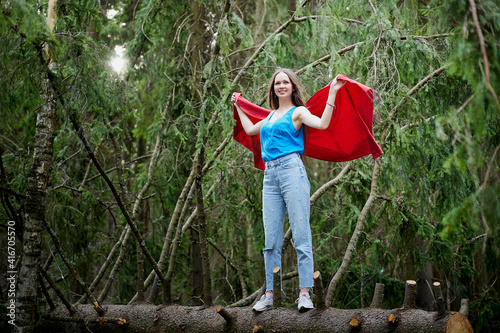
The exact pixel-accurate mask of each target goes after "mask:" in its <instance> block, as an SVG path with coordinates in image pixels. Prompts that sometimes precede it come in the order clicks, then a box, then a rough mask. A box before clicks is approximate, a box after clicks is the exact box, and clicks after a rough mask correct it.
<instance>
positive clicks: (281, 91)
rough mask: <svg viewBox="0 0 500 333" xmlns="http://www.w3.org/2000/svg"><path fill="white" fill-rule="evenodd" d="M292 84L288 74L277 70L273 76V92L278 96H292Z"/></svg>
mask: <svg viewBox="0 0 500 333" xmlns="http://www.w3.org/2000/svg"><path fill="white" fill-rule="evenodd" d="M293 90H294V89H293V85H292V82H291V81H290V78H289V77H288V75H286V74H285V73H283V72H279V73H278V74H277V75H276V76H275V78H274V93H275V94H276V96H278V98H284V97H288V96H292V93H293Z"/></svg>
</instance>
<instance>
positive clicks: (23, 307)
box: [16, 79, 56, 333]
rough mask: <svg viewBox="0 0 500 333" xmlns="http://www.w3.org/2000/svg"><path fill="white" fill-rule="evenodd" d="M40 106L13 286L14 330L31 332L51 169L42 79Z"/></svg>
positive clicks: (51, 108)
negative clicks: (17, 278)
mask: <svg viewBox="0 0 500 333" xmlns="http://www.w3.org/2000/svg"><path fill="white" fill-rule="evenodd" d="M45 89H46V90H45V92H44V93H43V96H42V98H43V100H44V101H45V105H43V106H42V107H41V108H40V109H39V111H38V115H37V119H36V134H35V149H34V152H33V164H32V166H31V170H30V173H29V176H28V179H27V184H26V186H27V191H26V196H27V198H26V217H25V219H24V223H25V225H24V232H23V240H24V241H23V258H22V261H21V267H20V270H19V280H18V285H17V297H16V298H17V299H16V300H17V306H16V308H17V318H16V319H17V331H18V332H23V333H24V332H33V329H34V325H35V323H36V321H37V318H36V313H37V307H38V302H37V289H38V274H39V267H40V260H41V258H40V254H41V250H42V238H43V237H42V236H43V231H44V221H45V194H46V190H47V184H48V181H49V176H50V170H51V168H52V157H53V151H52V150H53V144H54V136H55V124H54V122H55V108H56V102H55V99H54V91H53V89H52V85H51V84H50V82H49V80H48V79H45Z"/></svg>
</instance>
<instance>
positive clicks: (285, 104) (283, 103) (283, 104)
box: [276, 98, 295, 113]
mask: <svg viewBox="0 0 500 333" xmlns="http://www.w3.org/2000/svg"><path fill="white" fill-rule="evenodd" d="M279 103H280V106H279V107H278V109H277V110H276V112H278V113H280V112H286V111H288V110H290V109H291V108H293V107H294V106H295V105H294V104H293V102H292V99H291V98H287V99H285V100H281V99H280V101H279Z"/></svg>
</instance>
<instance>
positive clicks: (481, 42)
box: [469, 0, 500, 106]
mask: <svg viewBox="0 0 500 333" xmlns="http://www.w3.org/2000/svg"><path fill="white" fill-rule="evenodd" d="M469 4H470V11H471V12H472V20H473V21H474V26H475V27H476V34H477V37H478V38H479V46H480V49H481V55H482V56H483V62H484V72H485V75H486V85H487V86H488V89H489V90H490V92H491V95H492V96H493V98H495V101H496V102H497V106H499V105H500V102H499V101H498V96H497V94H496V93H495V90H494V89H493V87H492V86H491V78H490V62H489V60H488V55H487V54H486V45H485V44H486V43H485V40H484V35H483V31H482V30H481V26H480V25H479V19H478V17H477V9H476V3H475V2H474V0H469Z"/></svg>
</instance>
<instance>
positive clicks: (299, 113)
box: [293, 106, 311, 119]
mask: <svg viewBox="0 0 500 333" xmlns="http://www.w3.org/2000/svg"><path fill="white" fill-rule="evenodd" d="M308 114H311V112H309V110H308V109H307V108H306V107H305V106H297V108H296V109H295V110H294V111H293V118H294V119H298V118H302V117H303V116H304V115H308Z"/></svg>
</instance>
